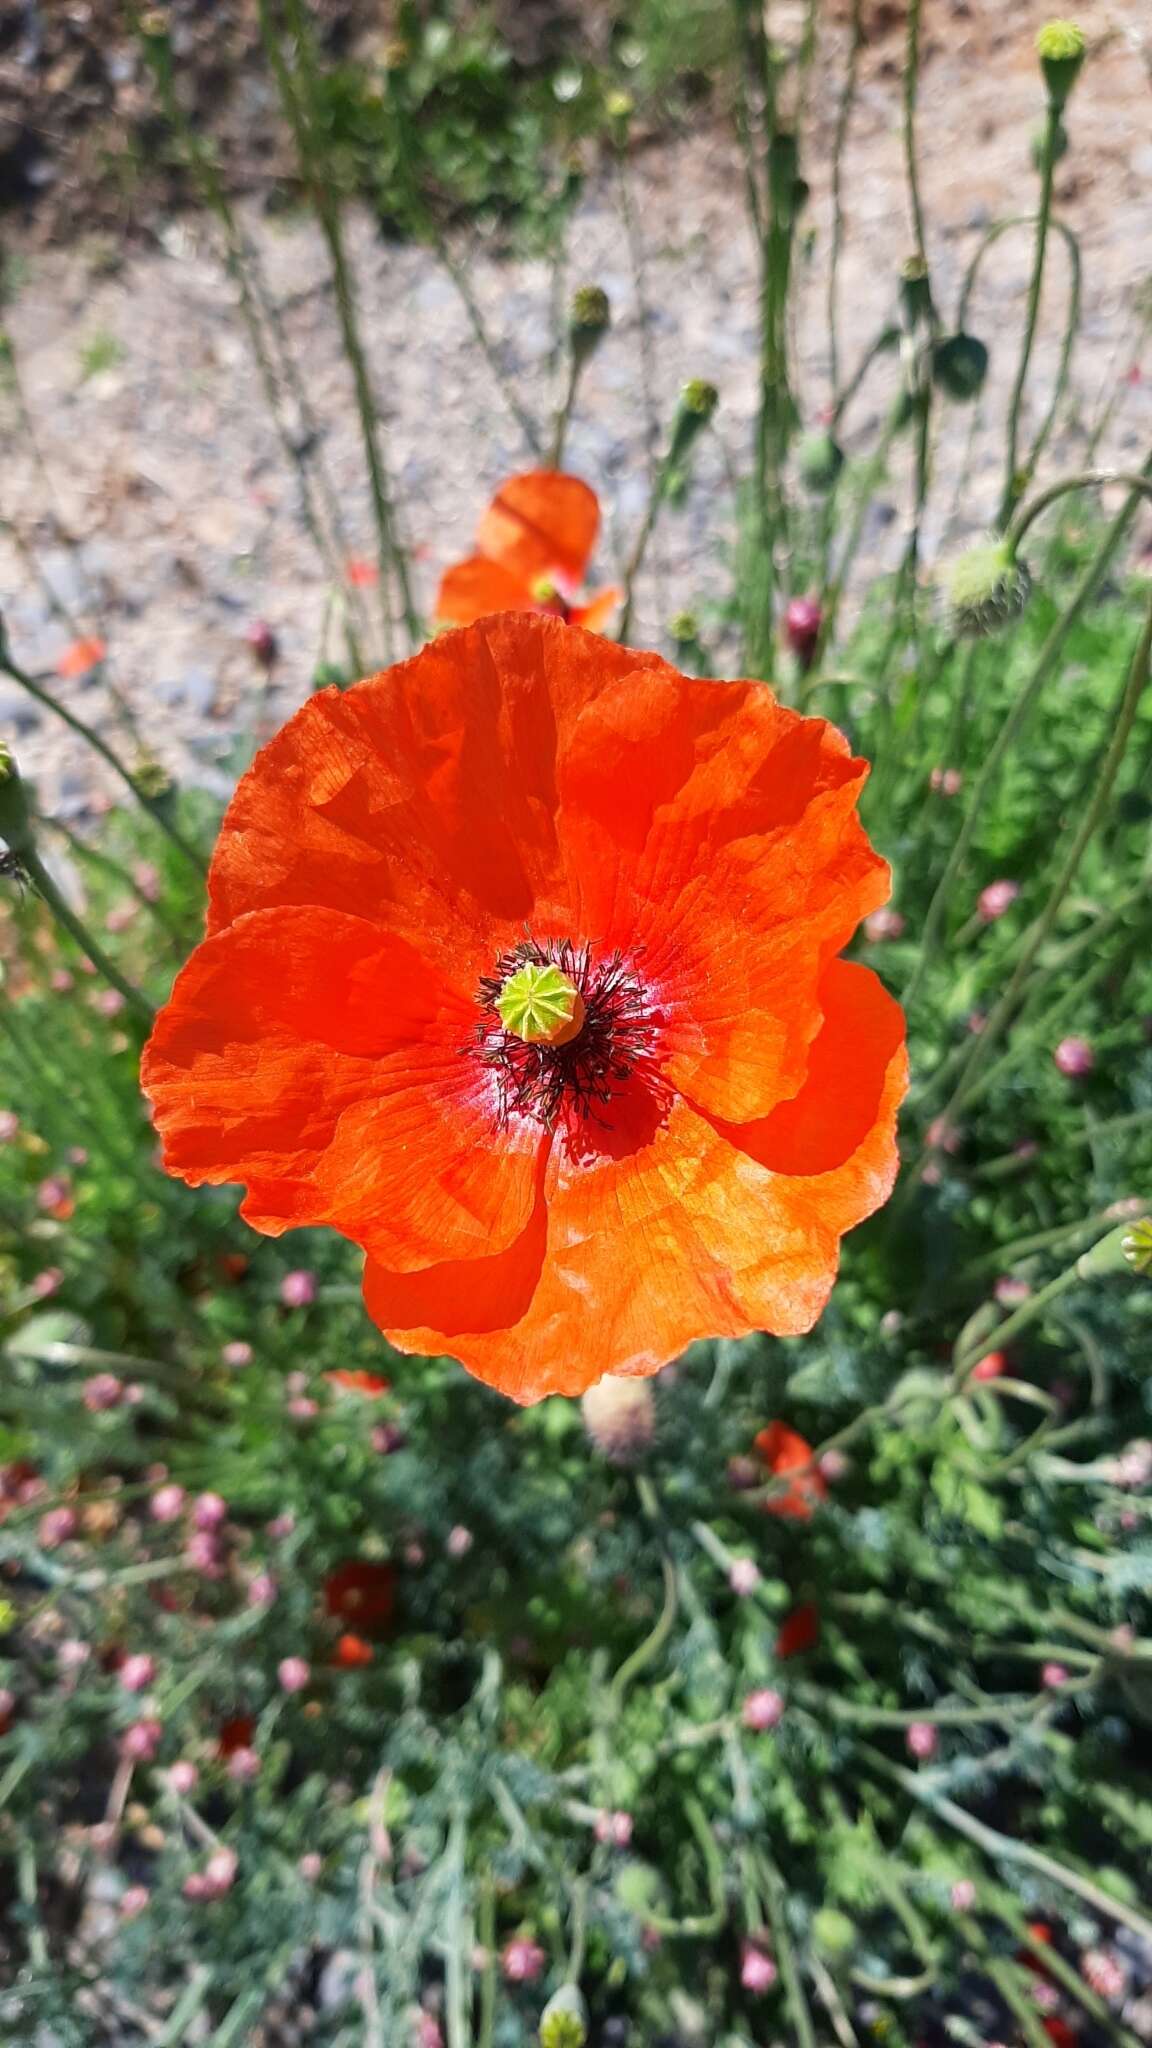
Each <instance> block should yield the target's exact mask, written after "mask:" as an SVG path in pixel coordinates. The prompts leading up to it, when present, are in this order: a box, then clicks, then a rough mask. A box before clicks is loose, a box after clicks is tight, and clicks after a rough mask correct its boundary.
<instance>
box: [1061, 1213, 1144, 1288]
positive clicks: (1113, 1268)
mask: <svg viewBox="0 0 1152 2048" xmlns="http://www.w3.org/2000/svg"><path fill="white" fill-rule="evenodd" d="M1139 1227H1140V1226H1139V1225H1137V1228H1139ZM1131 1235H1132V1226H1131V1224H1128V1223H1118V1224H1117V1225H1116V1228H1115V1230H1110V1231H1109V1232H1108V1235H1107V1237H1102V1238H1101V1239H1100V1242H1099V1244H1094V1245H1091V1246H1090V1247H1089V1249H1088V1250H1087V1251H1086V1252H1082V1253H1081V1255H1080V1257H1079V1258H1078V1259H1077V1261H1076V1271H1077V1272H1078V1274H1079V1275H1080V1278H1081V1279H1082V1280H1106V1279H1107V1278H1108V1277H1109V1276H1110V1275H1111V1274H1112V1273H1122V1272H1123V1270H1124V1268H1125V1266H1130V1265H1131V1264H1132V1261H1131V1259H1130V1258H1129V1256H1128V1240H1129V1238H1130V1237H1131Z"/></svg>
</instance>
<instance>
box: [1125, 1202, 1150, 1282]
mask: <svg viewBox="0 0 1152 2048" xmlns="http://www.w3.org/2000/svg"><path fill="white" fill-rule="evenodd" d="M1120 1249H1121V1251H1122V1252H1123V1254H1124V1257H1125V1259H1126V1260H1127V1263H1128V1264H1129V1265H1130V1266H1131V1268H1132V1271H1133V1272H1134V1273H1152V1216H1145V1217H1143V1218H1142V1219H1141V1221H1140V1222H1139V1223H1134V1224H1133V1225H1132V1228H1131V1230H1126V1231H1125V1232H1124V1235H1123V1237H1122V1238H1121V1240H1120Z"/></svg>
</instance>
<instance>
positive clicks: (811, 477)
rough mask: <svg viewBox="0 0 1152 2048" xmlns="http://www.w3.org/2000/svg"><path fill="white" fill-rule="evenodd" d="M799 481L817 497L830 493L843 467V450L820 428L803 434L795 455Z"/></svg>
mask: <svg viewBox="0 0 1152 2048" xmlns="http://www.w3.org/2000/svg"><path fill="white" fill-rule="evenodd" d="M796 465H797V468H798V469H799V471H800V481H801V483H802V484H803V485H804V487H805V489H806V490H809V491H812V492H813V493H814V494H815V495H816V496H817V497H823V496H824V495H825V493H826V492H828V491H830V490H831V489H832V487H833V485H834V484H835V483H836V481H837V478H838V477H839V475H840V471H841V470H842V469H843V467H844V450H843V449H842V448H841V446H840V444H839V442H838V441H837V440H835V439H834V437H833V436H832V435H831V434H829V433H828V432H826V430H825V429H824V428H820V429H819V430H818V431H817V432H816V433H812V434H805V436H804V439H803V440H802V441H801V443H800V446H799V449H798V450H797V454H796Z"/></svg>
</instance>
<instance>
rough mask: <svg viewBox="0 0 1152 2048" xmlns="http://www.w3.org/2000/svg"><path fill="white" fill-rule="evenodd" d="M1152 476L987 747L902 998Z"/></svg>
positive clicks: (1119, 519) (911, 992) (914, 987)
mask: <svg viewBox="0 0 1152 2048" xmlns="http://www.w3.org/2000/svg"><path fill="white" fill-rule="evenodd" d="M1150 477H1152V457H1150V458H1149V461H1148V462H1147V463H1145V465H1144V469H1143V471H1142V472H1141V474H1140V479H1139V488H1138V489H1137V488H1130V489H1129V492H1128V496H1127V497H1126V499H1125V501H1124V503H1123V505H1122V506H1121V507H1120V509H1119V511H1118V512H1117V513H1116V515H1115V517H1114V518H1113V520H1112V522H1111V525H1110V526H1109V527H1108V529H1107V531H1106V533H1105V534H1104V537H1103V539H1102V541H1101V543H1100V546H1099V547H1098V548H1097V550H1096V553H1095V555H1094V556H1093V557H1092V560H1091V561H1090V562H1089V564H1088V567H1087V568H1086V569H1085V571H1084V574H1083V575H1082V577H1081V579H1080V582H1079V583H1078V585H1077V587H1076V590H1075V591H1074V593H1073V596H1072V598H1071V601H1070V602H1069V604H1068V605H1067V606H1066V608H1065V610H1064V611H1063V612H1062V613H1061V615H1060V617H1059V618H1058V619H1057V620H1056V622H1055V624H1054V625H1053V626H1052V628H1051V630H1050V632H1049V634H1048V636H1047V638H1046V639H1045V641H1044V644H1043V646H1042V647H1041V649H1040V652H1039V654H1038V655H1037V657H1036V661H1035V663H1034V665H1033V668H1032V673H1031V675H1030V676H1029V677H1028V680H1027V682H1026V683H1025V684H1024V687H1023V688H1022V689H1021V691H1020V692H1019V694H1018V696H1017V697H1016V700H1015V702H1014V703H1013V705H1012V708H1011V710H1010V711H1009V713H1008V716H1007V718H1006V719H1005V720H1004V723H1003V725H1002V726H1001V728H1000V731H999V733H998V734H997V736H996V739H995V740H994V741H993V744H992V746H991V747H990V748H989V750H988V753H987V755H986V756H985V759H984V761H983V763H982V765H981V768H980V772H979V775H978V776H977V778H976V782H975V784H974V786H973V790H972V795H971V797H970V799H969V802H968V806H967V809H966V811H965V813H964V817H963V819H962V820H961V825H960V830H959V832H958V833H957V835H956V839H955V842H954V844H953V847H952V851H951V853H950V854H949V856H948V860H947V862H946V864H945V868H944V873H943V874H942V875H941V877H940V880H939V882H938V883H937V885H936V889H935V892H934V894H933V897H932V900H931V902H930V903H929V905H928V910H927V913H926V915H925V919H924V929H923V932H922V935H921V941H920V954H919V958H918V960H917V963H916V966H915V968H914V970H913V974H912V978H911V980H910V982H909V984H908V987H907V989H906V990H905V992H904V1000H905V1002H906V1003H911V1001H912V1000H913V998H914V996H915V995H916V993H917V991H918V989H919V987H920V983H921V980H922V978H923V974H924V971H925V968H926V967H927V965H928V963H929V961H930V960H931V959H932V957H933V954H934V953H935V950H936V947H937V945H938V943H939V940H940V936H941V933H942V930H943V924H944V917H945V914H946V912H947V908H948V903H949V900H950V898H951V895H952V891H953V889H954V887H955V884H956V882H957V880H958V878H959V875H960V872H961V869H962V868H963V866H964V863H965V861H966V860H967V857H968V850H969V848H970V846H971V844H972V841H973V838H974V837H975V833H976V827H977V825H978V824H979V822H980V819H981V818H982V816H983V814H984V808H985V805H986V803H987V801H988V799H989V797H990V796H991V793H992V790H993V788H994V787H995V784H996V781H997V779H998V777H999V774H1000V770H1001V767H1002V766H1003V763H1004V761H1005V759H1006V757H1007V755H1008V753H1009V752H1010V750H1011V748H1012V745H1013V742H1014V741H1015V739H1016V735H1017V733H1018V732H1019V731H1020V729H1021V727H1022V726H1023V724H1024V721H1025V720H1026V718H1027V717H1028V714H1029V712H1030V711H1031V710H1032V707H1033V705H1034V704H1035V702H1036V700H1037V698H1038V696H1039V695H1040V692H1041V691H1042V690H1043V688H1044V686H1045V684H1046V683H1047V682H1048V679H1049V677H1050V676H1051V675H1052V673H1053V671H1054V670H1055V668H1056V664H1057V662H1058V661H1059V659H1060V655H1061V653H1062V651H1063V648H1064V644H1065V642H1066V641H1067V639H1068V638H1069V636H1070V634H1071V633H1072V632H1073V631H1074V629H1075V627H1076V626H1077V625H1078V623H1079V621H1080V619H1081V618H1082V617H1083V615H1084V613H1085V612H1086V610H1087V609H1088V606H1089V605H1090V604H1091V602H1092V600H1093V598H1094V597H1095V596H1096V593H1097V591H1098V590H1099V589H1100V586H1101V585H1102V583H1103V582H1104V579H1105V577H1106V576H1107V574H1108V571H1109V569H1110V568H1111V566H1112V563H1113V561H1114V560H1115V557H1116V555H1117V553H1118V551H1119V549H1120V545H1121V543H1122V541H1123V539H1124V536H1125V534H1126V533H1127V531H1128V528H1129V526H1130V525H1131V523H1132V519H1133V516H1134V514H1135V511H1136V507H1137V505H1138V504H1139V502H1140V499H1141V496H1142V495H1143V494H1144V493H1145V492H1146V491H1147V489H1148V487H1149V479H1150Z"/></svg>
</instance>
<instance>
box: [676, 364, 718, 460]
mask: <svg viewBox="0 0 1152 2048" xmlns="http://www.w3.org/2000/svg"><path fill="white" fill-rule="evenodd" d="M719 403H720V393H719V392H718V391H717V389H716V386H715V385H714V384H708V383H706V382H705V380H704V378H703V377H693V378H692V379H691V381H690V382H689V383H687V384H685V386H684V388H683V390H682V391H681V393H680V403H679V405H678V406H677V408H676V417H675V419H674V420H673V422H672V438H671V442H670V445H669V449H668V466H669V468H670V469H673V470H674V469H675V467H676V465H677V463H679V462H682V461H683V459H684V457H685V456H686V455H687V453H688V450H689V449H690V448H691V446H692V443H693V441H694V440H695V439H696V436H697V434H698V433H699V432H700V430H701V428H702V427H706V426H707V425H708V422H709V420H710V419H711V418H712V415H713V413H714V412H715V410H716V407H717V406H718V405H719Z"/></svg>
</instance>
